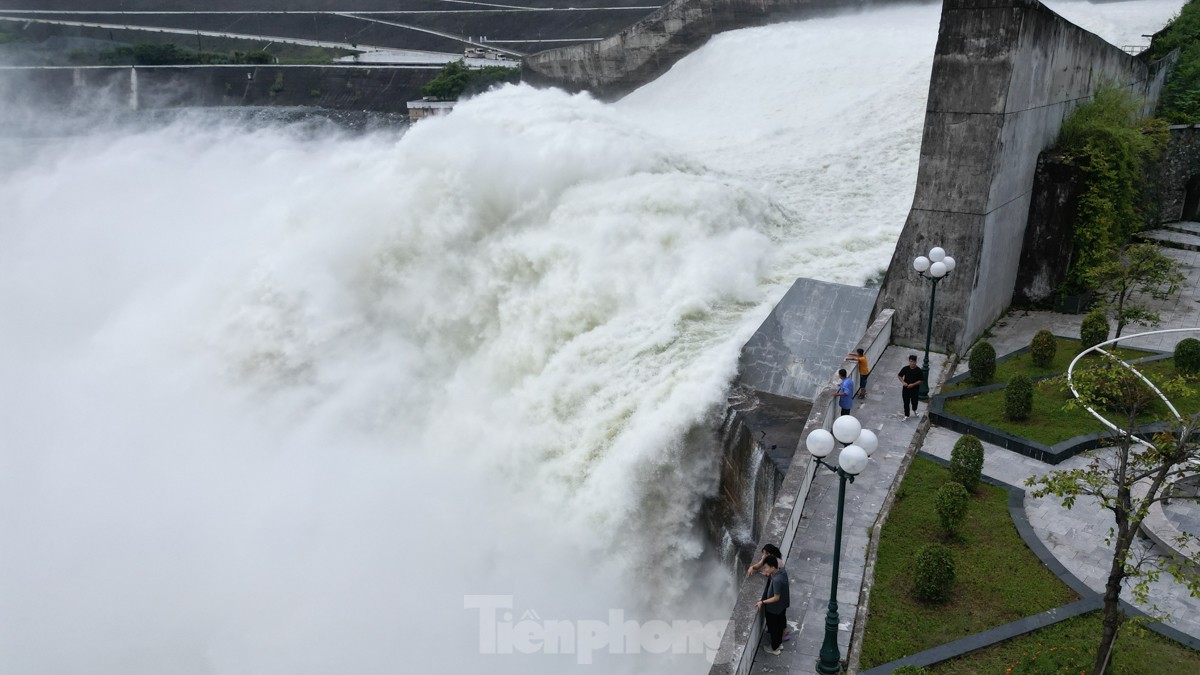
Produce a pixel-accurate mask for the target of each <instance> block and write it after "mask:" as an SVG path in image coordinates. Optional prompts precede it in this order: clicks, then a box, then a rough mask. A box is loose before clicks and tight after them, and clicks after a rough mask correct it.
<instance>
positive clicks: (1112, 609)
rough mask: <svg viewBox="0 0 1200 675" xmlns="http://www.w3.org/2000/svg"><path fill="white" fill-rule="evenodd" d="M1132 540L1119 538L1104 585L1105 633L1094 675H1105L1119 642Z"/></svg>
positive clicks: (1121, 536)
mask: <svg viewBox="0 0 1200 675" xmlns="http://www.w3.org/2000/svg"><path fill="white" fill-rule="evenodd" d="M1132 539H1133V537H1132V536H1130V537H1126V536H1124V535H1119V536H1118V537H1117V542H1116V544H1117V550H1116V552H1115V555H1113V561H1112V567H1111V568H1110V569H1109V572H1108V581H1107V582H1106V583H1105V584H1104V631H1103V632H1102V633H1101V636H1100V648H1099V649H1097V650H1096V663H1095V665H1094V666H1092V675H1104V671H1105V669H1106V668H1107V667H1108V661H1109V657H1110V656H1111V652H1112V649H1113V646H1114V644H1115V643H1116V641H1117V629H1118V628H1120V627H1121V584H1122V582H1123V581H1124V580H1125V557H1126V556H1127V555H1128V553H1129V546H1130V544H1131V543H1132Z"/></svg>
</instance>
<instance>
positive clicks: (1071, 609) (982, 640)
mask: <svg viewBox="0 0 1200 675" xmlns="http://www.w3.org/2000/svg"><path fill="white" fill-rule="evenodd" d="M917 456H920V457H924V458H925V459H928V460H932V461H933V462H936V463H937V464H940V465H942V466H949V464H950V463H949V461H947V460H945V459H942V458H941V457H937V456H935V455H931V454H929V453H928V452H925V451H924V450H921V451H919V452H918V453H917ZM980 480H981V481H983V482H985V483H987V484H989V485H994V486H996V487H999V488H1003V489H1004V490H1006V491H1008V514H1009V517H1010V518H1012V521H1013V525H1015V526H1016V528H1017V533H1018V534H1019V535H1020V536H1021V540H1022V541H1024V542H1025V545H1026V546H1028V547H1029V550H1031V551H1033V554H1034V555H1035V556H1037V558H1038V560H1040V561H1041V563H1042V564H1043V565H1045V566H1046V568H1047V569H1049V570H1050V571H1051V572H1053V573H1054V575H1055V576H1057V577H1058V578H1059V579H1060V580H1061V581H1062V582H1063V583H1065V584H1066V585H1067V586H1069V587H1070V588H1071V589H1072V590H1074V591H1075V592H1076V593H1078V594H1079V596H1080V599H1079V600H1076V601H1074V602H1071V603H1068V604H1065V605H1060V606H1058V607H1055V608H1053V609H1048V610H1046V611H1044V612H1041V613H1039V614H1034V615H1032V616H1027V617H1025V618H1022V619H1017V620H1016V621H1013V622H1010V623H1006V624H1004V625H1002V626H997V627H995V628H989V629H988V630H985V631H983V632H981V633H975V634H974V635H968V636H967V637H964V638H959V639H958V640H954V641H953V642H947V643H946V644H942V645H938V646H936V647H931V648H929V649H926V650H924V651H920V652H917V653H916V654H911V655H909V656H906V657H904V658H902V659H897V660H895V661H892V662H890V663H884V664H881V665H878V666H875V667H874V668H871V669H869V670H865V671H862V675H887V674H888V673H890V672H892V671H893V670H895V669H896V668H899V667H900V666H922V667H928V666H932V665H935V664H938V663H941V662H943V661H949V660H950V659H955V658H958V657H960V656H965V655H967V654H970V653H971V652H975V651H979V650H980V649H986V648H988V647H991V646H994V645H997V644H999V643H1001V642H1004V641H1005V640H1009V639H1012V638H1015V637H1019V636H1021V635H1025V634H1026V633H1031V632H1033V631H1035V630H1038V629H1041V628H1045V627H1047V626H1051V625H1054V624H1056V623H1059V622H1060V621H1065V620H1067V619H1070V618H1072V617H1076V616H1080V615H1082V614H1087V613H1089V612H1093V611H1097V610H1100V609H1103V607H1104V594H1103V593H1101V592H1099V591H1093V590H1092V589H1091V588H1089V587H1088V586H1087V585H1086V584H1084V583H1083V582H1082V581H1080V580H1079V578H1078V577H1076V576H1075V575H1074V574H1072V573H1071V572H1070V570H1068V569H1067V568H1066V567H1065V566H1064V565H1063V564H1062V563H1061V562H1059V560H1058V558H1055V557H1054V555H1053V554H1051V553H1050V551H1049V549H1047V548H1046V545H1045V544H1043V543H1042V540H1041V539H1038V537H1037V535H1036V534H1035V533H1034V531H1033V526H1032V525H1030V523H1029V518H1028V517H1027V516H1026V513H1025V490H1024V489H1022V488H1020V487H1017V486H1015V485H1010V484H1008V483H1005V482H1004V481H1002V480H999V479H996V478H992V477H991V476H986V475H985V476H980ZM1121 611H1123V612H1124V613H1125V614H1127V615H1129V616H1139V617H1146V616H1147V615H1146V613H1145V612H1143V611H1142V610H1140V609H1138V608H1137V607H1134V606H1133V605H1130V604H1129V603H1128V602H1126V601H1125V600H1122V601H1121ZM1146 628H1147V629H1149V630H1151V631H1154V632H1155V633H1158V634H1159V635H1161V636H1163V637H1165V638H1167V639H1169V640H1173V641H1175V642H1177V643H1179V644H1181V645H1183V646H1185V647H1188V648H1189V649H1193V650H1196V651H1200V638H1195V637H1192V636H1191V635H1188V634H1187V633H1183V632H1181V631H1179V630H1177V629H1175V628H1171V627H1170V626H1167V625H1164V624H1162V623H1159V622H1153V623H1147V624H1146Z"/></svg>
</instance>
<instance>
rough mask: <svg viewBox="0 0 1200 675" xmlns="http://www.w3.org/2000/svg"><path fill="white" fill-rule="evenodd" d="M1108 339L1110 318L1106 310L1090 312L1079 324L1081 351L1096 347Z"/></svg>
mask: <svg viewBox="0 0 1200 675" xmlns="http://www.w3.org/2000/svg"><path fill="white" fill-rule="evenodd" d="M1107 339H1108V318H1107V317H1106V316H1105V313H1104V310H1102V309H1096V310H1092V311H1091V312H1088V315H1087V316H1085V317H1083V323H1081V324H1079V351H1083V350H1085V349H1088V348H1089V347H1095V346H1096V345H1098V344H1100V343H1101V342H1104V341H1105V340H1107Z"/></svg>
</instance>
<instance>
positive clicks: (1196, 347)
mask: <svg viewBox="0 0 1200 675" xmlns="http://www.w3.org/2000/svg"><path fill="white" fill-rule="evenodd" d="M1175 370H1177V371H1179V372H1180V373H1181V374H1183V375H1195V374H1196V373H1200V340H1197V339H1196V338H1187V339H1185V340H1180V341H1179V344H1177V345H1175Z"/></svg>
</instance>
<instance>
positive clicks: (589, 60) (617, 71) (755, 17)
mask: <svg viewBox="0 0 1200 675" xmlns="http://www.w3.org/2000/svg"><path fill="white" fill-rule="evenodd" d="M896 1H897V0H875V2H878V3H887V2H896ZM864 4H872V3H871V2H870V1H868V2H862V1H861V0H671V2H668V3H667V4H665V5H663V6H662V7H660V8H659V9H657V10H655V11H654V12H653V13H652V14H650V15H649V16H647V17H646V18H644V19H642V20H640V21H638V22H637V23H635V24H634V25H632V26H630V27H629V28H626V29H625V30H623V31H621V32H620V33H618V34H616V35H613V36H612V37H608V38H605V39H604V40H600V41H598V42H592V43H588V44H583V45H574V46H571V47H563V48H560V49H551V50H548V51H544V52H539V53H537V54H533V55H531V56H528V57H526V59H525V62H524V67H523V71H524V72H523V75H522V77H523V79H524V80H525V81H526V82H530V83H532V84H544V85H551V86H558V87H562V88H564V89H568V90H572V91H579V90H588V91H590V92H592V93H593V94H595V95H597V96H600V97H605V98H616V97H619V96H621V95H624V94H626V93H629V92H630V91H633V90H634V89H636V88H637V87H639V86H641V85H643V84H645V83H647V82H650V81H651V80H653V79H654V78H656V77H658V76H659V75H661V74H663V73H665V72H666V71H667V70H668V69H669V68H670V67H671V66H672V65H674V64H675V62H676V61H678V60H679V59H681V58H683V57H684V56H686V55H687V54H689V53H691V52H692V51H694V50H696V49H697V48H698V47H700V46H701V45H703V44H704V43H705V42H707V41H708V39H709V38H710V37H712V36H713V35H716V34H717V33H720V32H722V31H727V30H734V29H736V28H745V27H747V26H755V25H761V24H765V23H768V22H770V21H772V20H778V19H780V18H785V17H786V18H796V17H803V16H813V15H817V14H821V13H830V12H834V11H837V10H839V9H857V8H861V7H862V6H863V5H864Z"/></svg>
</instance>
